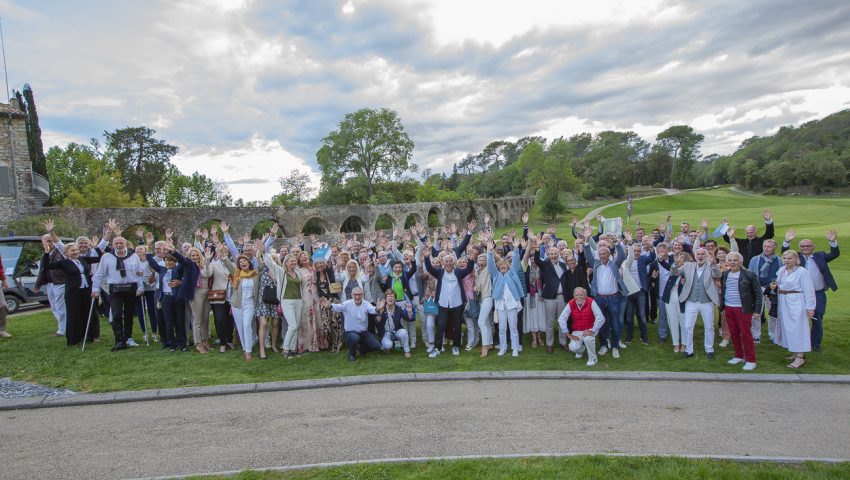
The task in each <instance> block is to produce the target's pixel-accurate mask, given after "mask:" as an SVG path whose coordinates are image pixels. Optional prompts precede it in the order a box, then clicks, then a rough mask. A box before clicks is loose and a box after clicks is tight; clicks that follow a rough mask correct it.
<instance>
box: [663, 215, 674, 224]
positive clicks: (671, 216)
mask: <svg viewBox="0 0 850 480" xmlns="http://www.w3.org/2000/svg"><path fill="white" fill-rule="evenodd" d="M671 218H673V215H670V214H669V213H668V214H667V222H665V223H670V219H671Z"/></svg>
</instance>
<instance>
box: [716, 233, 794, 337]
mask: <svg viewBox="0 0 850 480" xmlns="http://www.w3.org/2000/svg"><path fill="white" fill-rule="evenodd" d="M776 247H777V243H776V240H773V239H768V240H765V241H764V244H763V251H762V253H761V254H759V255H756V256H755V257H753V258H751V259H750V263H749V264H748V265H747V266H746V267H744V268H746V269H747V270H749V271H751V272H753V273H755V274H756V277H758V280H759V285H760V286H761V288H762V291H764V289H766V288H768V287H770V282H772V281H774V280H775V279H776V273H777V272H779V267H781V266H782V259H780V258H779V256H778V255H777V254H776ZM727 258H728V257H727ZM742 258H743V256H742ZM763 309H764V310H766V311H767V334H768V336H769V337H770V339H771V341H772V340H773V339H774V337H776V324H777V323H778V321H777V319H776V316H771V315H770V297H764V307H763ZM756 313H757V314H758V316H759V318H753V325H752V331H753V341H754V342H755V343H759V342H760V341H761V312H756Z"/></svg>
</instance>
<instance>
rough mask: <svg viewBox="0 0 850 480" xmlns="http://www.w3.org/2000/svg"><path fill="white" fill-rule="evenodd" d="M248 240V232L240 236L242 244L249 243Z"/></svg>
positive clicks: (249, 235)
mask: <svg viewBox="0 0 850 480" xmlns="http://www.w3.org/2000/svg"><path fill="white" fill-rule="evenodd" d="M250 241H251V234H250V233H246V234H245V235H243V236H242V243H243V244H245V243H249V242H250Z"/></svg>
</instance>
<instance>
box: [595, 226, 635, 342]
mask: <svg viewBox="0 0 850 480" xmlns="http://www.w3.org/2000/svg"><path fill="white" fill-rule="evenodd" d="M624 235H626V236H627V239H626V241H627V242H630V241H631V236H630V235H629V234H628V232H626V233H625V234H624ZM615 248H616V251H617V258H616V259H614V258H611V251H610V250H609V249H608V247H607V246H600V247H599V249H598V250H597V255H598V256H599V257H598V258H594V255H593V249H592V248H591V246H590V243H585V244H584V256H585V258H586V259H588V260H591V259H593V281H592V283H591V284H590V291H591V292H592V296H593V299H594V300H595V301H596V303H597V305H599V308H600V309H601V310H602V313H604V314H605V323H604V324H603V325H602V330H600V332H599V336H600V340H601V341H600V344H601V345H602V348H600V349H599V355H605V354H606V353H607V352H608V348H609V347H608V345H609V344H610V347H611V348H612V350H611V355H612V356H613V357H614V358H620V350H619V346H620V333H621V330H622V326H623V324H622V323H621V321H620V299H621V298H623V295H625V293H626V292H627V291H628V290H626V285H625V283H623V278H622V276H621V275H620V266H621V265H622V264H623V262H624V261H626V252H625V250H624V249H623V245H622V244H621V243H617V244H616V247H615Z"/></svg>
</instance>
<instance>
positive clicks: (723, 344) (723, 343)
mask: <svg viewBox="0 0 850 480" xmlns="http://www.w3.org/2000/svg"><path fill="white" fill-rule="evenodd" d="M728 346H729V340H726V339H725V338H724V339H723V341H721V342H720V348H726V347H728Z"/></svg>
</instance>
